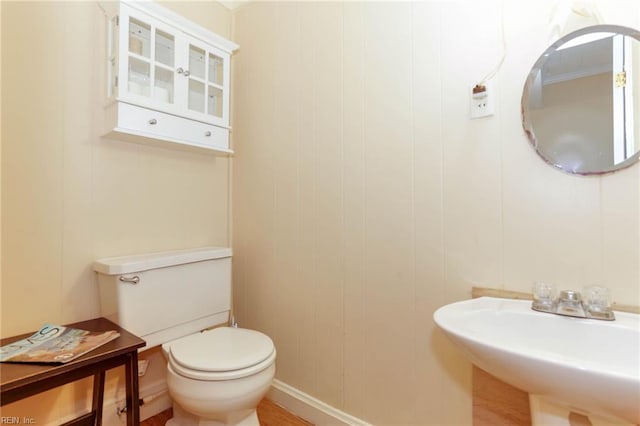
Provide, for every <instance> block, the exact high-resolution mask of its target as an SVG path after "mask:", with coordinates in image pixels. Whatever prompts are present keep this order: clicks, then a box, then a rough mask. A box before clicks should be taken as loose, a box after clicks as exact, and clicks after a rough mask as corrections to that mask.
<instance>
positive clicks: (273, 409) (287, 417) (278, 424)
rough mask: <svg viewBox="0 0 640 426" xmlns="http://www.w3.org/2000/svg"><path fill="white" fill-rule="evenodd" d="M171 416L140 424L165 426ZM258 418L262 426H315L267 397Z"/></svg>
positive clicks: (166, 415) (163, 415)
mask: <svg viewBox="0 0 640 426" xmlns="http://www.w3.org/2000/svg"><path fill="white" fill-rule="evenodd" d="M171 416H172V412H171V409H169V410H166V411H163V412H162V413H160V414H158V415H155V416H153V417H151V418H149V419H147V420H145V421H143V422H142V423H140V426H164V424H165V422H166V421H167V420H169V419H170V418H171ZM258 419H259V420H260V426H313V424H312V423H309V422H307V421H306V420H303V419H301V418H300V417H297V416H295V415H294V414H291V413H290V412H288V411H287V410H285V409H284V408H282V407H280V406H279V405H276V404H274V403H273V402H271V401H270V400H268V399H266V398H265V399H263V400H262V401H260V404H259V405H258Z"/></svg>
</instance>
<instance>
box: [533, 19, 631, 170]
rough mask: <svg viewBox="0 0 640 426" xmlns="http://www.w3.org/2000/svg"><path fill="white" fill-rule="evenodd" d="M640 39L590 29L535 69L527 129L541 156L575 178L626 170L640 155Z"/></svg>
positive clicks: (552, 50) (620, 30)
mask: <svg viewBox="0 0 640 426" xmlns="http://www.w3.org/2000/svg"><path fill="white" fill-rule="evenodd" d="M639 112H640V32H639V31H636V30H633V29H631V28H626V27H620V26H615V25H597V26H593V27H588V28H583V29H581V30H579V31H576V32H573V33H571V34H569V35H567V36H565V37H563V38H562V39H560V40H558V41H557V42H556V43H554V44H553V45H552V46H551V47H549V48H548V49H547V50H546V51H545V52H544V54H543V55H542V56H541V57H540V58H539V59H538V61H537V62H536V63H535V65H534V66H533V68H532V70H531V72H530V73H529V77H528V79H527V81H526V83H525V87H524V91H523V94H522V124H523V127H524V130H525V132H526V133H527V136H528V137H529V140H530V142H531V143H532V145H533V147H534V149H535V150H536V152H537V153H538V154H539V155H540V156H541V157H542V158H543V159H544V160H545V161H546V162H548V163H549V164H551V165H553V166H554V167H557V168H559V169H561V170H564V171H566V172H569V173H576V174H584V175H588V174H600V173H607V172H611V171H614V170H619V169H622V168H624V167H627V166H630V165H631V164H634V163H636V162H637V161H638V157H639V156H640V152H639V150H640V118H639V117H638V114H639Z"/></svg>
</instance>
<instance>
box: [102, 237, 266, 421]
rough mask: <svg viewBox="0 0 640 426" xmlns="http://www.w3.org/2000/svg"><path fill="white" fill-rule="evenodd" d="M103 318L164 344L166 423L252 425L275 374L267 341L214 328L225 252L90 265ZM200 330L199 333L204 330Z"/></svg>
mask: <svg viewBox="0 0 640 426" xmlns="http://www.w3.org/2000/svg"><path fill="white" fill-rule="evenodd" d="M94 270H95V271H96V272H98V284H99V290H100V306H101V311H102V316H104V317H106V318H108V319H110V320H112V321H113V322H115V323H117V324H119V325H120V326H121V327H123V328H125V329H127V330H128V331H130V332H132V333H134V334H136V335H138V336H140V337H142V338H143V339H145V341H146V342H147V346H146V347H145V348H144V349H149V348H152V347H154V346H158V345H162V350H163V352H164V354H165V356H166V358H167V386H168V388H169V394H170V395H171V398H172V399H173V402H174V406H173V411H174V417H173V418H172V419H171V420H169V421H168V422H167V425H171V426H191V425H193V426H196V425H199V426H205V425H211V426H213V425H258V424H259V423H258V417H257V414H256V407H257V406H258V403H259V402H260V400H261V399H262V398H263V397H264V396H265V394H266V393H267V391H268V390H269V387H270V386H271V382H272V381H273V377H274V375H275V360H276V350H275V347H274V345H273V342H272V341H271V339H270V338H269V337H268V336H266V335H264V334H262V333H260V332H258V331H254V330H247V329H242V328H234V327H227V326H220V327H217V328H210V327H213V326H219V325H227V324H228V322H229V312H230V310H231V249H228V248H219V247H205V248H200V249H193V250H180V251H172V252H163V253H152V254H145V255H135V256H124V257H112V258H108V259H101V260H98V261H96V262H95V263H94ZM205 329H207V330H206V331H202V330H205Z"/></svg>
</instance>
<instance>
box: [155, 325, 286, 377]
mask: <svg viewBox="0 0 640 426" xmlns="http://www.w3.org/2000/svg"><path fill="white" fill-rule="evenodd" d="M165 350H166V351H167V354H168V358H169V365H170V366H171V367H172V368H173V370H174V371H175V372H176V373H178V374H180V375H181V376H184V377H189V378H192V379H197V380H211V381H215V380H231V379H236V378H240V377H245V376H250V375H252V374H256V373H258V372H260V371H262V370H264V369H266V368H267V367H269V366H270V365H271V364H273V363H274V361H275V357H276V351H275V347H274V345H273V341H272V340H271V339H270V338H269V337H268V336H266V335H264V334H262V333H260V332H258V331H255V330H247V329H242V328H233V327H220V328H215V329H212V330H208V331H205V332H202V333H197V334H192V335H190V336H186V337H183V338H181V339H178V340H175V341H173V342H170V343H168V344H167V345H166V348H165Z"/></svg>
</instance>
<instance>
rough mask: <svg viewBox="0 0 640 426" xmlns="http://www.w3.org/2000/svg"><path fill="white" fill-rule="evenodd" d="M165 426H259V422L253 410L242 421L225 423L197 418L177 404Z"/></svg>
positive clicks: (256, 413)
mask: <svg viewBox="0 0 640 426" xmlns="http://www.w3.org/2000/svg"><path fill="white" fill-rule="evenodd" d="M165 426H260V422H259V421H258V412H257V411H256V410H253V411H252V412H251V413H249V415H248V416H245V417H243V418H242V419H239V420H237V421H230V422H227V423H225V422H221V421H218V420H207V419H203V418H199V417H197V416H195V415H193V414H191V413H189V412H187V411H185V410H184V409H183V408H181V407H180V406H179V405H178V404H173V417H172V418H171V419H169V420H167V422H166V423H165Z"/></svg>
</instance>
